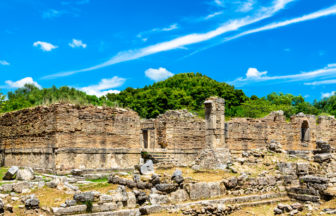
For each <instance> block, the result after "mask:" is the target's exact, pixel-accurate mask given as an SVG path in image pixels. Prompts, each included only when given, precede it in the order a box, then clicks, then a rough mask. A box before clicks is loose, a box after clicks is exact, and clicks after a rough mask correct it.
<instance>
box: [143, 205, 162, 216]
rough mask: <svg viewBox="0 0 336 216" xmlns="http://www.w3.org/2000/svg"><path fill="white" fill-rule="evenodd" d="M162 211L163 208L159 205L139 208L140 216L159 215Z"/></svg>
mask: <svg viewBox="0 0 336 216" xmlns="http://www.w3.org/2000/svg"><path fill="white" fill-rule="evenodd" d="M162 210H163V207H162V206H161V205H152V206H144V207H141V208H139V211H140V213H141V214H142V215H150V214H155V213H160V212H161V211H162Z"/></svg>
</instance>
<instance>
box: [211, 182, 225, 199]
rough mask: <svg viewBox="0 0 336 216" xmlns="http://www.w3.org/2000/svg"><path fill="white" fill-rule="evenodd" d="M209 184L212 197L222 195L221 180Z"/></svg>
mask: <svg viewBox="0 0 336 216" xmlns="http://www.w3.org/2000/svg"><path fill="white" fill-rule="evenodd" d="M208 185H209V188H210V198H215V197H219V196H221V195H222V193H221V186H220V182H209V183H208Z"/></svg>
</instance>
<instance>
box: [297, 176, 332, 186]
mask: <svg viewBox="0 0 336 216" xmlns="http://www.w3.org/2000/svg"><path fill="white" fill-rule="evenodd" d="M300 181H303V182H305V183H307V182H311V183H318V184H328V183H329V179H327V178H323V177H318V176H313V175H306V176H303V177H300Z"/></svg>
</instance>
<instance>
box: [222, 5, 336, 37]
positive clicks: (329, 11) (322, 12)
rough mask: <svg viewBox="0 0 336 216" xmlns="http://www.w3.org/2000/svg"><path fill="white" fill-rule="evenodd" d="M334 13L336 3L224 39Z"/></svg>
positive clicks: (335, 11)
mask: <svg viewBox="0 0 336 216" xmlns="http://www.w3.org/2000/svg"><path fill="white" fill-rule="evenodd" d="M333 14H336V5H333V6H331V7H329V8H326V9H323V10H319V11H317V12H314V13H311V14H308V15H304V16H302V17H298V18H294V19H290V20H286V21H282V22H277V23H272V24H269V25H266V26H263V27H260V28H256V29H252V30H249V31H245V32H243V33H240V34H238V35H235V36H233V37H229V38H226V39H225V40H224V42H225V41H229V40H233V39H236V38H239V37H242V36H244V35H248V34H252V33H256V32H261V31H266V30H271V29H275V28H279V27H283V26H287V25H291V24H294V23H299V22H304V21H308V20H313V19H316V18H319V17H323V16H328V15H333Z"/></svg>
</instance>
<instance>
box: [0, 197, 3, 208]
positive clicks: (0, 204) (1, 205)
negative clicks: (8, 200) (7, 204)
mask: <svg viewBox="0 0 336 216" xmlns="http://www.w3.org/2000/svg"><path fill="white" fill-rule="evenodd" d="M3 208H4V202H3V201H2V199H1V198H0V209H3Z"/></svg>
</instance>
